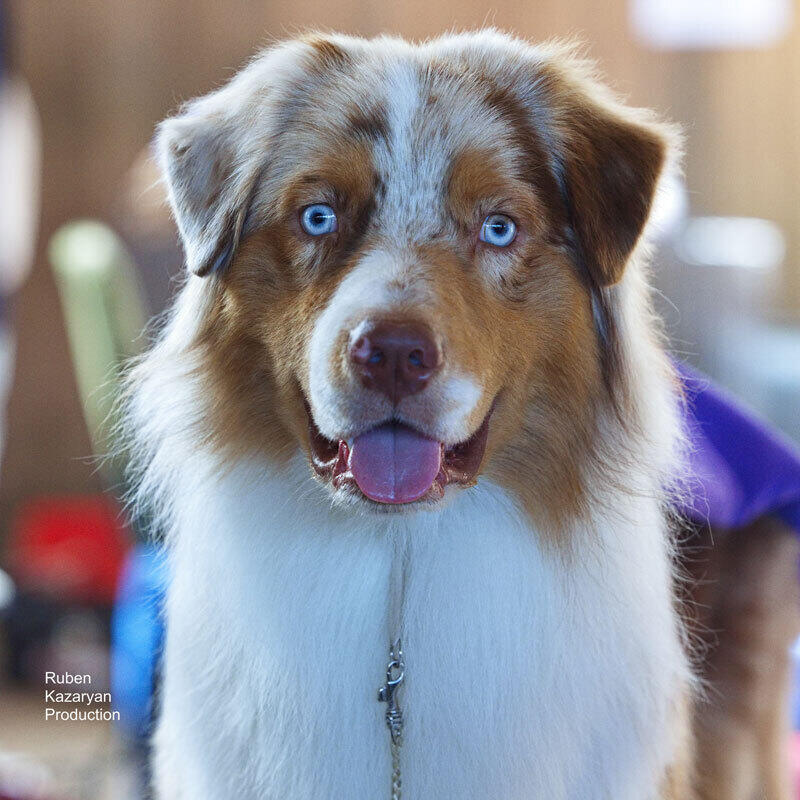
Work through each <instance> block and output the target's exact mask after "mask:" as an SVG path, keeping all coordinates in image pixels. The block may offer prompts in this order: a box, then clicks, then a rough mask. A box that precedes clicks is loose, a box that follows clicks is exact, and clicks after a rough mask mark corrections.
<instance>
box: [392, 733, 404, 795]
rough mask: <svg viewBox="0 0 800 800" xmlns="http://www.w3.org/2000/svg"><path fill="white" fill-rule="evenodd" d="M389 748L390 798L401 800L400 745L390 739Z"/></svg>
mask: <svg viewBox="0 0 800 800" xmlns="http://www.w3.org/2000/svg"><path fill="white" fill-rule="evenodd" d="M391 748H392V800H402V797H403V779H402V775H401V772H400V745H399V744H398V743H396V742H395V741H392V743H391Z"/></svg>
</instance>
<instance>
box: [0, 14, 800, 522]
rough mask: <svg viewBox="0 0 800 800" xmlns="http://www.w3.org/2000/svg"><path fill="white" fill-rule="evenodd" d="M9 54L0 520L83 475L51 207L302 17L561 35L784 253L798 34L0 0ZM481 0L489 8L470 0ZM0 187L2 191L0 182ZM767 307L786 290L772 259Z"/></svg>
mask: <svg viewBox="0 0 800 800" xmlns="http://www.w3.org/2000/svg"><path fill="white" fill-rule="evenodd" d="M9 5H10V16H11V24H12V34H13V37H14V50H13V54H14V60H15V62H16V65H17V67H18V69H19V70H20V71H21V72H22V73H23V74H25V75H26V76H27V78H28V80H29V81H30V83H31V84H32V87H33V90H34V93H35V95H36V98H37V100H38V103H39V106H40V111H41V115H42V124H43V134H44V173H43V180H44V187H43V208H42V225H41V240H40V247H39V257H38V260H37V263H36V266H35V270H34V273H33V275H32V277H31V280H30V281H29V283H28V284H27V286H26V287H25V289H24V290H23V292H22V293H21V296H20V297H19V298H18V302H17V308H16V314H17V323H18V330H19V353H18V368H17V381H16V386H15V390H14V393H13V396H12V401H11V408H10V418H9V424H10V434H9V443H8V450H7V457H6V461H5V465H4V468H3V472H2V479H1V480H0V526H3V525H4V524H5V523H6V522H7V519H8V514H9V510H10V509H11V508H12V507H13V506H14V505H15V504H16V503H17V502H18V501H19V500H20V499H22V498H24V497H26V496H29V495H31V494H35V493H40V492H73V491H84V490H87V489H91V488H96V487H97V486H98V485H99V481H98V479H97V478H96V477H95V476H93V468H92V466H91V464H90V463H89V462H88V461H87V460H86V457H87V456H88V455H89V453H90V445H89V441H88V437H87V434H86V431H85V428H84V425H83V421H82V417H81V414H80V409H79V404H78V400H77V396H76V391H75V385H74V380H73V377H72V371H71V366H70V362H69V357H68V352H67V347H66V341H65V335H64V331H63V323H62V320H61V316H60V312H59V307H58V302H57V297H56V293H55V288H54V286H53V283H52V281H51V278H50V275H49V270H48V266H47V264H46V261H45V260H44V257H43V253H44V247H45V244H46V242H47V239H48V238H49V236H50V235H51V233H52V232H53V231H54V230H55V228H57V227H58V226H59V225H60V224H61V223H62V222H64V221H66V220H68V219H71V218H74V217H77V216H96V217H100V218H104V217H108V214H109V212H108V210H109V209H110V208H111V207H112V206H113V204H114V200H115V195H116V193H118V191H119V187H120V184H121V181H122V179H123V175H124V174H125V171H126V170H127V168H128V167H129V165H130V164H131V162H132V160H133V159H134V157H135V155H136V154H137V152H138V151H139V150H140V149H141V148H142V147H143V146H144V145H145V144H146V143H147V141H148V140H149V138H150V136H151V132H152V130H153V126H154V124H155V123H156V122H157V121H158V120H159V119H160V118H162V117H164V116H165V115H166V114H167V113H168V112H169V111H170V110H171V109H173V108H174V107H175V106H176V104H177V103H178V102H179V101H181V100H183V99H186V98H188V97H191V96H193V95H195V94H198V93H201V92H204V91H206V90H208V89H210V88H211V87H214V86H216V85H218V84H219V83H221V82H222V81H224V80H225V79H226V78H228V77H229V76H230V75H231V74H232V73H233V71H234V70H235V69H236V68H237V67H238V66H240V65H241V64H242V63H243V61H245V60H246V59H247V57H248V56H249V55H250V54H251V53H252V52H253V50H254V49H255V48H256V47H258V46H259V45H260V44H262V43H265V42H266V41H268V40H269V39H272V38H276V37H282V36H284V35H288V34H291V33H293V32H296V31H298V30H302V29H306V28H309V27H321V28H325V29H339V30H346V31H349V32H355V33H361V34H365V35H370V34H375V33H378V32H382V31H391V32H397V33H402V34H405V35H409V36H414V37H424V36H428V35H431V34H434V33H436V32H440V31H442V30H444V29H450V28H465V27H476V26H480V25H483V24H494V25H497V26H498V27H501V28H508V29H511V30H513V31H516V32H519V33H521V34H523V35H525V36H529V37H532V38H544V37H550V36H554V35H558V36H571V35H575V34H577V35H578V36H580V37H581V38H582V39H584V40H585V41H586V42H587V43H588V44H589V53H590V54H591V55H592V56H593V57H596V58H598V59H599V60H600V61H601V64H602V67H603V70H604V72H605V73H606V75H608V76H609V77H610V78H611V79H612V81H613V82H614V83H615V85H616V86H617V87H618V88H619V89H620V90H621V91H622V92H624V93H625V94H627V95H628V96H629V97H630V99H631V100H632V101H633V102H635V103H638V104H642V105H645V104H646V105H653V106H656V107H658V108H660V109H661V110H662V111H663V112H664V113H665V114H666V115H669V116H671V117H672V118H673V119H676V120H677V121H679V122H682V123H684V124H685V125H686V126H687V132H688V159H687V177H688V182H689V187H690V189H691V191H692V202H693V205H694V207H695V209H697V210H699V211H705V212H710V211H713V212H718V213H735V214H746V215H759V216H765V217H769V218H771V219H774V220H776V221H778V222H779V223H780V224H782V225H783V226H784V228H785V229H786V232H787V235H788V236H789V240H790V263H791V264H792V265H795V264H796V263H797V255H798V239H799V234H800V207H799V206H798V203H797V193H796V189H795V187H796V186H797V185H798V184H799V183H800V144H798V143H799V142H800V80H798V79H799V78H800V39H799V38H798V34H797V30H796V29H795V31H794V32H793V33H792V34H791V37H790V38H789V39H788V40H787V41H785V42H784V43H782V44H781V46H780V47H778V48H775V49H773V50H770V51H765V52H757V53H746V52H744V53H727V54H693V55H680V54H659V53H652V52H647V51H645V50H644V49H643V48H641V47H640V46H639V45H637V43H636V42H635V41H633V38H632V36H631V34H630V32H629V29H628V25H627V6H626V3H625V2H624V0H611V1H610V2H604V3H598V2H596V0H538V1H537V2H528V3H521V2H520V1H519V0H513V2H512V0H493V2H492V3H491V6H489V5H488V4H485V3H482V2H475V0H446V1H445V2H442V0H439V2H435V0H405V2H402V1H400V0H398V1H397V2H391V3H389V2H382V1H381V0H325V1H324V2H323V1H322V0H292V2H287V1H286V0H278V2H272V3H270V2H255V0H193V2H185V1H184V2H181V1H179V0H11V2H10V3H9ZM489 7H491V9H492V10H491V11H487V8H489ZM3 202H6V198H4V199H3ZM786 287H787V291H786V292H784V293H783V304H782V306H781V308H782V310H783V311H784V312H787V311H797V309H798V307H800V270H798V269H797V268H796V267H793V269H791V270H788V271H787V279H786Z"/></svg>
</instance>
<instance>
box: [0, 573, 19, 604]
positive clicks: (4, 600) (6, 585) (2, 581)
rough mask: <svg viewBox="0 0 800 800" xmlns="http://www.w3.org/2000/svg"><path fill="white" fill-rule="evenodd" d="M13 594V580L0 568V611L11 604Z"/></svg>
mask: <svg viewBox="0 0 800 800" xmlns="http://www.w3.org/2000/svg"><path fill="white" fill-rule="evenodd" d="M15 594H16V589H15V588H14V581H12V580H11V576H10V575H9V574H8V573H7V572H3V570H2V569H0V611H2V610H3V609H4V608H8V606H10V605H11V601H12V600H13V599H14V595H15Z"/></svg>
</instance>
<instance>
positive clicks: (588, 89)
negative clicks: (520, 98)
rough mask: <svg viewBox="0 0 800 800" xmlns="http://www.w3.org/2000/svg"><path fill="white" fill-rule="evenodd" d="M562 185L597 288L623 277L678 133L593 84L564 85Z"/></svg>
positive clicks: (576, 233)
mask: <svg viewBox="0 0 800 800" xmlns="http://www.w3.org/2000/svg"><path fill="white" fill-rule="evenodd" d="M558 95H559V96H560V105H561V109H560V114H559V117H560V119H559V128H560V134H561V135H560V138H561V141H562V143H563V152H562V156H561V157H562V164H561V172H562V175H561V180H562V182H563V184H564V185H563V190H564V194H565V200H566V204H567V212H568V215H569V218H570V219H569V221H570V224H571V227H572V230H573V234H574V236H575V237H577V240H578V241H577V245H578V246H579V247H580V257H581V259H582V260H583V262H584V264H585V266H586V268H587V269H588V270H589V272H590V274H591V276H592V279H593V280H594V282H595V283H596V284H597V285H598V286H610V285H611V284H614V283H616V282H617V281H619V279H620V278H621V277H622V273H623V271H624V269H625V265H626V263H627V261H628V259H629V257H630V255H631V253H632V251H633V249H634V247H635V245H636V243H637V241H638V240H639V237H640V235H641V233H642V230H643V229H644V226H645V223H646V222H647V218H648V216H649V214H650V208H651V206H652V203H653V198H654V195H655V191H656V186H657V183H658V179H659V176H660V174H661V171H662V168H663V167H664V163H665V161H666V159H667V155H668V152H669V148H670V142H671V141H672V140H673V138H674V136H675V135H676V134H675V132H674V131H672V130H671V129H670V128H669V127H668V126H664V125H659V124H656V123H655V122H653V121H652V120H651V119H649V117H648V115H647V113H646V112H642V111H640V110H634V109H626V108H625V107H623V106H621V105H619V104H617V103H616V102H614V101H613V100H612V99H611V98H610V97H609V95H608V93H607V92H605V91H604V90H603V89H602V88H601V87H598V86H597V85H596V84H594V83H593V82H585V83H584V84H581V83H580V82H572V85H571V86H570V85H567V86H565V84H564V83H562V85H561V91H560V92H558Z"/></svg>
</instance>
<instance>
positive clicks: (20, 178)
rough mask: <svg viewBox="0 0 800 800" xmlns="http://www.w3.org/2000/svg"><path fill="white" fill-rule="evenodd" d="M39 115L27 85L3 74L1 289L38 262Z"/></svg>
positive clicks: (0, 91) (0, 122) (13, 286)
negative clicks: (34, 253) (36, 260)
mask: <svg viewBox="0 0 800 800" xmlns="http://www.w3.org/2000/svg"><path fill="white" fill-rule="evenodd" d="M39 169H40V135H39V117H38V114H37V113H36V106H35V105H34V103H33V98H32V97H31V94H30V92H29V90H28V87H27V86H26V85H25V83H23V82H22V81H20V80H15V79H11V80H6V81H2V80H0V186H2V194H3V196H2V203H0V294H2V295H6V296H7V295H9V294H11V293H12V292H13V291H15V290H16V289H17V288H19V286H20V285H21V283H22V282H23V280H24V279H25V277H26V276H27V274H28V272H29V270H30V268H31V263H32V262H33V252H34V245H35V243H36V229H37V227H38V224H39Z"/></svg>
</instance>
